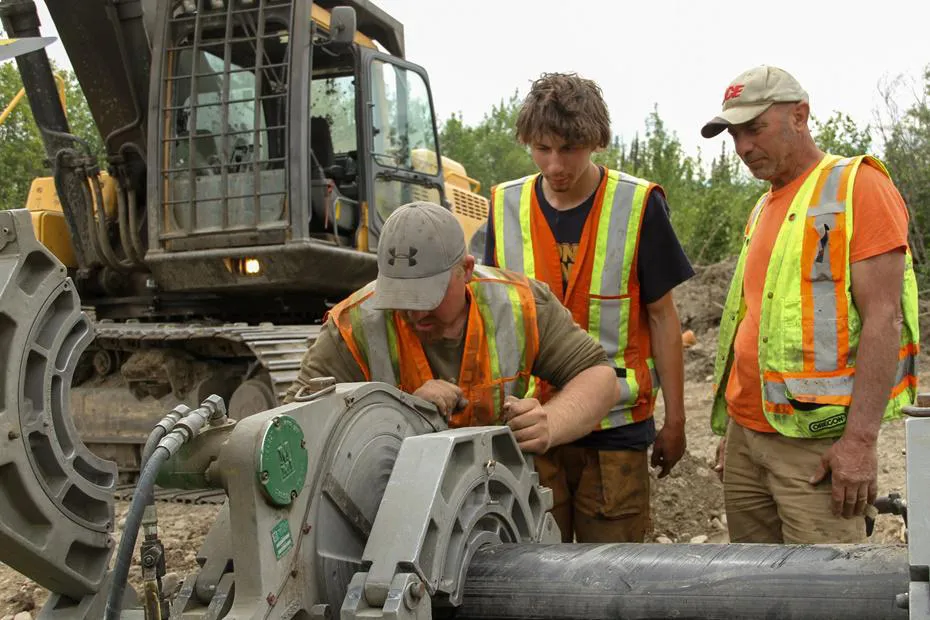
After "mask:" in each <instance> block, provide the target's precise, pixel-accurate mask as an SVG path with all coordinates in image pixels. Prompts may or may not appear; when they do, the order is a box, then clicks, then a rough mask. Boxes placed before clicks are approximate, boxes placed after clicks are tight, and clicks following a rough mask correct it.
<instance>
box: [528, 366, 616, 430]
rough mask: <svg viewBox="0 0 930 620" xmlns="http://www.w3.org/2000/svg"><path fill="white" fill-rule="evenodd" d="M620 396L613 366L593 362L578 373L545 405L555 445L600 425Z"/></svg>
mask: <svg viewBox="0 0 930 620" xmlns="http://www.w3.org/2000/svg"><path fill="white" fill-rule="evenodd" d="M619 398H620V386H619V385H618V383H617V373H616V372H615V371H614V369H613V368H611V367H610V366H593V367H591V368H588V369H587V370H584V371H582V372H580V373H578V374H577V375H576V376H575V377H574V378H573V379H572V380H571V381H569V382H568V383H567V384H565V387H563V388H562V389H561V390H560V391H559V392H558V393H557V394H556V395H555V396H553V398H552V400H550V401H549V402H548V403H546V404H545V405H544V407H543V408H544V409H545V410H546V412H547V413H548V414H549V427H550V431H549V432H550V435H551V437H552V442H551V443H552V446H558V445H562V444H565V443H569V442H571V441H574V440H576V439H579V438H581V437H584V436H585V435H587V434H588V433H590V432H591V431H592V430H594V429H595V428H597V425H598V423H599V422H600V421H601V420H602V419H603V418H604V417H605V416H606V415H607V412H608V411H610V408H611V407H613V406H614V404H615V403H616V402H617V400H619Z"/></svg>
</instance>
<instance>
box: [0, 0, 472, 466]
mask: <svg viewBox="0 0 930 620" xmlns="http://www.w3.org/2000/svg"><path fill="white" fill-rule="evenodd" d="M45 4H46V7H47V8H48V11H49V13H50V15H51V16H52V18H53V20H54V21H55V26H56V28H57V31H58V35H59V39H60V40H61V42H62V44H63V45H64V47H65V49H66V50H67V52H68V55H69V59H70V60H71V63H72V66H73V69H74V73H75V75H76V77H77V79H78V81H79V82H80V85H81V89H82V90H83V92H84V95H85V98H86V100H87V103H88V107H89V109H90V112H91V114H92V116H93V120H94V124H95V125H96V127H97V129H98V130H99V132H100V134H101V136H102V138H103V145H104V148H105V150H106V156H105V158H98V155H97V153H95V152H92V149H90V148H89V147H88V145H87V142H86V140H82V139H81V137H80V136H75V135H73V134H72V133H71V129H70V127H69V124H68V121H67V117H66V115H65V114H64V111H63V110H62V107H61V105H60V103H59V102H58V101H57V99H56V98H55V97H53V96H48V94H49V93H54V92H55V83H54V78H53V75H52V72H51V67H50V64H49V62H48V58H47V56H45V53H44V52H42V51H39V52H30V53H26V54H24V55H22V56H19V57H17V59H16V60H17V63H18V66H19V70H20V74H21V76H22V78H23V82H24V87H25V91H26V93H27V94H28V96H29V103H30V106H31V108H32V110H33V116H34V118H35V119H36V122H37V123H38V125H39V126H40V127H41V129H42V136H43V139H44V144H45V148H46V153H47V155H48V159H49V161H50V162H51V163H52V165H53V176H52V178H49V179H37V180H36V181H35V182H34V183H33V191H32V192H31V194H30V198H29V204H28V207H29V209H30V211H31V212H32V215H33V222H34V228H35V232H36V234H37V236H38V237H39V240H40V242H41V243H42V244H43V245H44V246H45V247H47V248H49V249H50V250H52V251H53V252H54V253H55V255H56V257H57V258H59V259H60V260H62V261H63V262H64V264H65V266H66V267H67V269H68V274H69V276H70V277H72V278H73V281H74V283H75V288H76V290H77V292H78V294H79V295H80V299H81V304H82V305H84V306H86V307H88V308H89V309H92V311H93V327H94V332H95V334H96V335H95V338H94V341H93V344H92V345H91V347H90V348H89V349H88V350H87V351H86V352H85V354H84V355H83V356H82V357H81V361H80V363H79V364H78V370H77V371H76V372H75V373H74V382H73V384H72V389H71V391H70V393H71V396H72V402H73V403H74V408H73V412H74V417H75V420H76V423H75V424H76V427H77V429H78V432H80V434H81V435H82V437H83V438H84V439H85V441H86V442H87V443H88V445H89V446H91V449H92V450H93V451H94V452H95V453H96V454H98V455H100V456H102V457H104V458H112V459H115V460H117V461H118V462H119V463H120V467H121V471H123V472H124V473H125V472H132V471H138V467H139V465H140V462H141V460H140V459H141V448H142V445H143V444H144V442H145V440H146V437H147V432H148V430H150V429H151V423H152V420H153V419H157V418H158V417H159V416H161V415H162V414H163V412H164V411H165V410H166V409H171V408H173V407H175V406H177V405H179V404H190V405H192V406H193V405H196V404H197V403H200V402H201V401H202V400H203V398H204V397H205V396H207V395H209V394H217V395H219V396H221V397H223V398H225V399H227V401H228V402H229V412H230V415H231V416H233V417H235V418H237V419H242V418H244V417H247V416H249V415H251V414H254V413H256V412H259V411H264V410H267V409H270V408H272V407H274V406H276V405H278V404H280V402H281V400H282V399H283V397H284V395H285V393H286V391H287V389H288V388H289V387H290V385H291V384H292V383H293V381H294V380H295V378H296V376H297V374H298V371H299V368H300V361H301V358H302V356H303V354H304V352H305V351H306V349H307V345H308V344H309V343H310V342H312V341H313V340H314V339H315V338H316V336H317V335H318V334H319V331H320V327H319V324H320V323H321V322H322V321H323V320H324V317H325V315H326V312H327V311H328V309H329V308H330V307H331V306H332V304H333V303H335V302H337V301H339V300H340V299H342V298H344V297H345V296H347V295H348V294H350V293H351V292H352V291H354V290H356V289H358V288H360V287H361V286H363V285H365V284H367V283H368V282H370V281H371V280H373V279H374V278H375V276H376V274H377V260H376V254H375V252H376V250H377V247H378V237H379V234H380V231H381V227H382V224H383V222H384V220H385V219H386V218H387V217H388V216H389V215H390V214H391V212H392V211H393V210H394V209H396V208H397V207H398V206H400V205H402V204H404V203H407V202H411V201H414V200H431V201H433V202H438V203H440V204H444V205H446V206H448V207H449V208H450V209H451V210H452V212H453V213H454V214H455V215H456V217H457V218H458V219H459V221H460V222H461V223H462V225H463V228H464V229H465V231H466V235H467V236H469V237H470V236H471V235H472V233H473V232H474V230H475V229H477V227H478V225H479V224H480V223H481V222H482V221H483V220H484V219H485V218H486V216H487V207H488V204H487V200H486V199H485V198H484V197H482V196H480V195H479V194H478V192H479V191H480V187H479V185H478V183H477V181H475V180H474V179H471V178H469V177H468V176H467V174H466V172H465V169H464V168H463V167H462V166H461V165H460V164H458V163H457V162H454V161H452V160H450V159H448V158H445V157H441V156H440V148H439V144H438V132H437V129H436V120H435V114H434V111H433V101H432V95H431V93H430V86H429V79H428V77H427V75H426V72H425V71H424V70H423V69H422V68H421V67H419V66H417V65H414V64H412V63H410V62H408V61H407V60H406V59H405V55H404V36H403V26H402V25H401V24H400V23H398V22H397V21H396V20H394V19H393V18H392V17H391V16H389V15H387V14H386V13H384V12H383V11H382V10H381V9H379V8H378V7H376V6H375V5H374V4H372V2H370V1H369V0H318V1H312V2H311V0H157V1H156V0H82V1H81V2H74V1H73V0H45ZM0 20H2V22H3V26H4V29H5V30H6V32H7V33H8V34H9V35H10V36H12V37H15V38H29V37H37V36H39V34H40V33H39V23H38V21H39V20H38V14H37V12H36V8H35V4H34V0H0ZM35 222H38V224H36V223H35ZM0 245H2V239H0Z"/></svg>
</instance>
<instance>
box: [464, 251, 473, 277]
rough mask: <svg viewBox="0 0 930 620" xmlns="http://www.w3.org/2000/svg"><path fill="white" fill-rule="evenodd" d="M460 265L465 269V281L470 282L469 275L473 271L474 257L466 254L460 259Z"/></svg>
mask: <svg viewBox="0 0 930 620" xmlns="http://www.w3.org/2000/svg"><path fill="white" fill-rule="evenodd" d="M462 267H464V269H465V282H471V276H472V274H473V273H474V272H475V257H474V256H472V255H471V254H469V255H467V256H466V257H465V259H464V260H463V261H462Z"/></svg>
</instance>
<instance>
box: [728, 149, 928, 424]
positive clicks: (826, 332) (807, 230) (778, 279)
mask: <svg viewBox="0 0 930 620" xmlns="http://www.w3.org/2000/svg"><path fill="white" fill-rule="evenodd" d="M863 159H864V158H863V157H855V158H845V159H843V158H838V157H834V156H827V157H825V158H824V159H823V160H822V161H821V162H820V164H819V165H818V166H817V168H816V169H815V170H814V171H813V172H811V173H810V175H808V177H807V178H806V179H804V182H803V184H802V185H801V187H800V188H799V189H798V192H797V194H796V196H795V198H794V200H793V201H792V203H791V205H790V207H789V209H788V216H787V218H786V220H785V222H784V223H782V225H781V229H780V231H779V234H778V236H777V238H776V241H775V247H774V248H773V251H772V256H771V258H770V260H769V266H768V269H767V272H766V279H765V284H764V290H763V299H762V308H761V313H760V327H759V366H760V371H761V377H760V381H761V387H762V403H761V405H762V408H763V411H764V413H765V417H766V419H767V420H768V421H769V423H770V424H771V425H772V426H773V427H774V428H775V429H776V430H777V431H778V432H780V433H782V434H784V435H788V436H795V437H826V436H836V435H838V434H840V433H842V431H843V428H844V427H845V421H846V418H845V416H846V413H847V412H848V408H849V406H850V404H851V402H852V395H853V386H854V384H855V357H856V354H857V352H858V346H859V336H860V334H859V329H860V324H861V322H860V319H859V314H858V311H857V309H856V307H855V305H854V304H853V300H852V287H851V282H852V280H851V276H850V262H849V243H850V239H851V237H852V230H853V218H854V216H855V213H854V212H853V209H852V208H851V206H852V204H853V200H852V198H853V197H852V191H853V187H854V184H855V175H856V173H857V171H858V168H859V166H860V165H862V161H863ZM870 162H873V163H872V165H874V166H875V167H876V168H877V169H879V170H881V171H883V172H886V171H885V169H884V166H883V165H882V164H881V163H880V162H878V161H877V160H872V159H871V158H870ZM886 173H887V172H886ZM767 196H768V194H767V195H766V196H763V197H762V198H761V199H760V200H759V202H758V203H757V205H756V208H755V209H754V210H753V213H752V214H751V216H750V220H749V224H748V226H747V229H746V243H745V244H744V247H743V250H742V253H741V255H740V259H739V262H738V263H737V269H736V273H735V274H734V278H733V281H732V283H731V287H730V293H729V295H728V296H727V303H726V307H725V309H724V317H723V323H722V325H721V331H720V340H719V346H718V354H717V359H716V368H715V373H714V380H715V399H714V405H713V413H712V426H713V428H714V430H715V431H716V432H718V433H721V434H722V433H723V432H724V431H725V427H726V418H727V412H726V398H725V397H726V388H727V382H728V378H729V377H728V375H729V372H730V367H731V363H732V356H733V342H734V340H735V336H736V331H737V326H738V324H739V322H740V321H741V320H742V318H743V315H744V313H745V307H746V306H745V302H744V299H743V296H742V293H743V286H742V283H743V278H744V272H745V262H746V254H747V252H748V245H749V240H750V238H751V237H752V234H753V232H754V231H755V227H756V224H757V222H758V217H759V214H760V213H761V210H762V208H764V205H765V203H766V201H767ZM901 308H902V310H903V314H904V325H903V327H902V330H901V347H900V350H899V355H898V360H899V361H898V365H897V369H896V377H895V383H894V387H893V389H892V392H891V394H890V396H889V401H888V403H887V406H886V409H885V418H886V419H890V418H892V417H897V416H898V415H900V410H901V407H903V406H904V405H905V404H908V403H909V400H910V399H912V398H913V395H914V393H915V390H916V356H917V352H918V344H917V342H918V326H917V323H918V320H917V288H916V280H915V277H914V272H913V260H912V257H911V255H910V252H909V251H905V270H904V281H903V285H902V292H901Z"/></svg>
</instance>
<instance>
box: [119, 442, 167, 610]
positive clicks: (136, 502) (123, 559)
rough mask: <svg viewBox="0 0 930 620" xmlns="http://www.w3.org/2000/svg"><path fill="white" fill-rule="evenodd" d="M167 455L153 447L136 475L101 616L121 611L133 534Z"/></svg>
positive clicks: (165, 449) (132, 546) (149, 500)
mask: <svg viewBox="0 0 930 620" xmlns="http://www.w3.org/2000/svg"><path fill="white" fill-rule="evenodd" d="M153 432H154V431H153ZM169 456H171V453H170V452H169V451H168V449H167V448H165V447H161V446H159V447H157V448H155V450H154V451H153V452H152V456H151V458H149V460H148V461H147V462H146V463H145V466H144V467H143V468H142V475H141V476H139V483H138V484H137V485H136V492H135V493H134V494H133V496H132V503H131V504H130V505H129V512H128V513H127V514H126V525H125V526H123V535H122V537H121V538H120V541H119V548H118V549H117V552H116V563H115V565H114V566H113V582H112V587H111V589H110V593H109V595H108V596H107V608H106V615H105V616H104V617H105V619H106V620H119V617H120V612H121V611H122V601H123V593H124V592H125V591H126V582H127V581H128V579H129V568H130V566H131V565H132V552H133V549H135V547H136V538H138V536H139V528H140V527H141V526H142V517H143V514H144V513H145V507H146V506H148V505H149V504H150V503H151V501H152V500H153V497H154V489H155V478H156V477H157V476H158V470H159V469H161V466H162V465H163V464H164V462H165V461H167V460H168V457H169Z"/></svg>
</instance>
